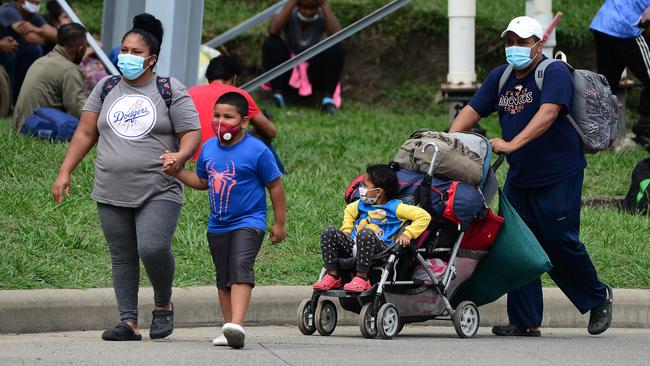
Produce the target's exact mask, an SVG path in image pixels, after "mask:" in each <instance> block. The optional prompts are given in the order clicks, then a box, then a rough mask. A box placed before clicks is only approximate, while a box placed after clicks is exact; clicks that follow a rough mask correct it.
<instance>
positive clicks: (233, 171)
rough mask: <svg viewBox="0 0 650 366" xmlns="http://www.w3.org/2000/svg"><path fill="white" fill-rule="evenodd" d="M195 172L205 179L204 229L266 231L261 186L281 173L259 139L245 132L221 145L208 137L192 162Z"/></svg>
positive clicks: (221, 231)
mask: <svg viewBox="0 0 650 366" xmlns="http://www.w3.org/2000/svg"><path fill="white" fill-rule="evenodd" d="M196 174H197V175H198V176H199V177H200V178H203V179H207V180H208V197H209V199H210V219H209V222H208V232H211V233H224V232H230V231H233V230H236V229H241V228H244V227H252V228H257V229H260V230H262V231H265V230H266V191H265V187H266V186H267V185H268V184H269V183H271V182H272V181H274V180H276V179H278V178H279V177H280V176H281V175H282V173H280V170H279V169H278V166H277V164H276V163H275V158H274V157H273V154H272V153H271V150H269V148H268V147H267V146H266V145H265V144H264V143H263V142H262V141H260V140H258V139H256V138H254V137H252V136H250V135H248V134H246V135H245V136H244V138H243V139H242V140H241V141H239V142H238V143H236V144H235V145H232V146H225V145H221V144H220V143H219V139H218V138H217V137H213V138H211V139H208V140H207V141H206V142H205V143H204V144H203V147H202V148H201V153H200V154H199V159H198V160H197V162H196Z"/></svg>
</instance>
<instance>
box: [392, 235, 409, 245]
mask: <svg viewBox="0 0 650 366" xmlns="http://www.w3.org/2000/svg"><path fill="white" fill-rule="evenodd" d="M395 241H396V242H397V243H398V244H399V245H401V246H403V247H404V248H406V247H408V246H410V245H411V239H410V238H409V237H408V236H406V235H404V234H402V235H400V236H399V238H397V240H395Z"/></svg>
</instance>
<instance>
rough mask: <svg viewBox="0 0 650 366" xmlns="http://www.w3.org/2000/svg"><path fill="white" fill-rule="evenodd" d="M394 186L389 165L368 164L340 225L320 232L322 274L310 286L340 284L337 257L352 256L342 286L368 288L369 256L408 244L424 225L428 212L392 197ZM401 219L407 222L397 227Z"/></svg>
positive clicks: (324, 287)
mask: <svg viewBox="0 0 650 366" xmlns="http://www.w3.org/2000/svg"><path fill="white" fill-rule="evenodd" d="M398 187H399V186H398V181H397V175H396V174H395V170H394V169H393V168H392V167H390V166H389V165H386V164H377V165H372V166H369V167H368V169H367V171H366V174H365V176H364V179H363V183H362V185H361V186H360V187H359V193H360V199H359V200H357V201H355V202H353V203H350V204H349V205H348V206H347V207H346V208H345V213H344V216H343V226H342V227H341V229H337V228H335V227H332V226H330V227H327V228H325V229H324V230H323V232H322V234H321V238H320V244H321V251H322V254H323V262H324V264H325V270H326V274H325V275H324V276H323V277H322V278H321V279H320V280H319V281H317V282H316V283H314V285H313V288H314V290H316V291H329V290H333V289H338V288H340V287H341V286H342V285H343V279H342V277H341V276H340V275H339V273H338V270H339V268H338V263H339V259H341V258H356V276H355V277H354V278H353V279H352V280H351V281H350V282H348V283H347V284H345V285H344V286H343V289H344V290H345V291H346V292H352V293H361V292H364V291H367V290H369V289H370V288H371V284H370V280H369V278H368V272H369V271H370V266H371V264H372V259H373V256H375V255H376V254H378V253H381V252H382V251H385V250H386V248H387V247H389V246H391V245H393V244H399V245H401V246H402V247H407V246H409V245H410V243H411V240H413V239H415V238H417V237H418V236H419V235H420V234H421V233H422V232H423V231H424V230H425V229H426V228H427V226H428V225H429V222H430V221H431V215H429V213H428V212H427V211H425V210H424V209H422V208H420V207H417V206H412V205H407V204H405V203H402V201H400V200H399V199H396V198H395V197H396V195H397V193H398ZM405 222H410V224H408V225H407V226H406V227H404V228H403V230H400V229H401V228H402V226H403V224H404V223H405ZM355 243H356V253H355Z"/></svg>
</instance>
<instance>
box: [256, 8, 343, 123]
mask: <svg viewBox="0 0 650 366" xmlns="http://www.w3.org/2000/svg"><path fill="white" fill-rule="evenodd" d="M340 30H341V24H340V23H339V21H338V19H337V18H336V15H334V13H333V12H332V9H331V8H330V6H329V4H328V2H327V0H289V2H288V3H287V4H286V5H285V7H284V8H283V9H282V11H280V13H278V14H277V15H276V16H274V17H273V19H272V20H271V23H270V24H269V37H268V38H267V39H266V41H265V42H264V46H263V47H262V63H263V65H264V69H265V70H270V69H272V68H274V67H275V66H277V65H280V64H281V63H283V62H285V61H287V60H289V59H290V58H291V57H292V56H295V55H297V54H299V53H301V52H303V51H304V50H306V49H308V48H310V47H311V46H313V45H315V44H316V43H318V42H320V40H321V39H322V38H323V35H324V36H326V37H329V36H331V35H332V34H334V33H336V32H338V31H340ZM283 32H284V38H282V37H281V34H282V33H283ZM344 61H345V53H344V50H343V45H342V44H340V43H339V44H337V45H334V46H332V47H330V48H329V49H327V50H325V51H323V52H321V53H320V54H318V55H316V56H314V57H313V58H312V59H310V60H309V61H308V63H303V64H301V65H298V66H296V67H295V68H294V70H293V72H287V73H285V74H284V75H281V76H279V77H277V78H275V79H274V80H272V81H271V82H270V87H271V91H272V97H273V100H274V102H275V103H276V104H277V105H278V106H280V107H284V104H285V101H284V93H285V92H287V91H289V90H290V87H291V88H295V89H298V93H299V95H300V96H309V95H311V94H312V88H313V89H314V90H316V91H318V92H319V93H320V94H321V95H322V96H323V99H322V100H321V110H322V111H323V112H324V113H327V114H334V113H336V111H337V110H338V107H339V106H340V84H339V81H340V80H341V75H342V74H343V64H344Z"/></svg>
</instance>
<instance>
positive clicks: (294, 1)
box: [269, 0, 300, 36]
mask: <svg viewBox="0 0 650 366" xmlns="http://www.w3.org/2000/svg"><path fill="white" fill-rule="evenodd" d="M298 1H300V0H289V2H288V3H287V5H285V6H284V8H282V11H280V13H278V14H277V15H276V16H274V17H273V19H271V23H269V34H271V35H273V36H279V35H280V33H282V30H283V29H284V26H285V25H287V22H288V21H289V17H290V16H291V12H292V11H293V8H295V7H296V6H297V5H298Z"/></svg>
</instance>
